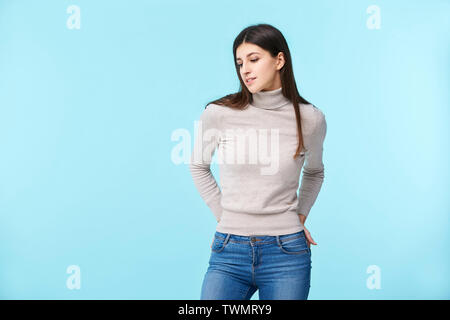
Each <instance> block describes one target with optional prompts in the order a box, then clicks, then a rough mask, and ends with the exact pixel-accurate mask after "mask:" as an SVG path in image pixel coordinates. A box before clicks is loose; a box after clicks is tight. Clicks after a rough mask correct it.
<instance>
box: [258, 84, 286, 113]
mask: <svg viewBox="0 0 450 320" xmlns="http://www.w3.org/2000/svg"><path fill="white" fill-rule="evenodd" d="M282 89H283V88H281V87H280V88H278V89H275V90H270V91H258V92H255V93H253V94H252V97H253V102H252V103H250V105H252V106H254V107H257V108H261V109H277V108H280V107H282V106H284V105H286V104H288V103H290V101H289V99H288V98H286V97H285V96H284V95H283V92H282V91H281V90H282Z"/></svg>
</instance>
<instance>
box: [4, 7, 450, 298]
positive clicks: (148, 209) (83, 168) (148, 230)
mask: <svg viewBox="0 0 450 320" xmlns="http://www.w3.org/2000/svg"><path fill="white" fill-rule="evenodd" d="M72 4H74V5H78V6H79V7H80V9H81V29H79V30H77V29H72V30H71V29H68V28H67V26H66V21H67V19H68V17H69V16H70V14H68V13H67V12H66V9H67V7H68V6H69V5H72ZM373 4H375V5H378V6H379V7H380V10H381V29H379V30H376V29H374V30H371V29H368V28H367V26H366V20H367V19H368V18H369V16H370V14H368V13H366V9H367V7H368V6H370V5H373ZM449 12H450V1H444V0H441V1H438V0H435V1H411V0H408V1H406V0H404V1H360V0H354V1H331V0H329V1H261V0H258V1H221V2H219V1H181V0H180V1H167V0H164V1H162V0H161V1H133V2H128V1H86V0H84V1H82V0H73V1H61V0H54V1H39V2H38V1H18V0H14V1H13V0H3V1H0V147H1V150H0V152H1V153H0V219H1V220H0V297H1V298H2V299H199V296H200V288H201V282H202V280H203V275H204V273H205V271H206V268H207V264H208V259H209V254H210V243H211V240H212V237H213V234H214V231H215V227H216V222H215V219H214V216H213V214H212V212H210V211H209V208H208V207H207V206H206V205H205V203H204V202H203V201H202V199H201V198H200V196H199V194H198V192H197V190H196V189H195V187H194V184H193V182H192V179H191V176H190V172H189V169H188V166H187V165H186V164H181V165H175V164H174V163H173V162H172V161H171V151H172V149H173V148H174V147H175V145H177V142H174V141H171V134H172V132H174V131H175V130H176V129H180V128H185V129H186V130H188V131H189V132H190V133H191V134H192V135H193V133H194V132H193V130H194V121H195V120H197V119H198V118H199V116H200V114H201V112H202V110H203V108H204V106H205V104H206V103H207V102H209V101H211V100H213V99H215V98H219V97H221V96H223V95H225V94H228V93H231V92H235V91H237V90H238V85H239V83H238V80H237V76H236V74H235V70H234V66H233V57H232V42H233V40H234V38H235V37H236V36H237V34H238V33H239V32H240V31H241V30H242V29H243V28H244V27H246V26H248V25H251V24H256V23H269V24H272V25H274V26H275V27H277V28H279V29H280V30H281V31H282V32H283V34H284V35H285V37H286V39H287V41H288V44H289V46H290V49H291V53H292V57H293V64H294V69H295V70H294V71H295V76H296V80H297V85H298V86H299V90H300V93H301V94H302V95H303V96H304V97H305V98H306V99H308V100H310V101H311V102H312V103H314V104H315V105H316V106H318V107H319V108H320V109H321V110H323V112H324V113H325V115H326V118H327V123H328V131H327V137H326V139H325V145H324V163H325V181H324V184H323V186H322V190H321V192H320V194H319V196H318V198H317V201H316V203H315V205H314V207H313V208H312V210H311V213H310V215H309V217H308V220H307V224H306V225H307V227H308V228H309V230H310V231H311V233H312V236H313V238H314V239H315V240H316V242H317V243H318V246H313V247H312V250H313V251H312V254H313V263H312V283H311V291H310V296H309V298H310V299H448V298H450V281H449V280H450V277H449V271H450V270H449V269H450V268H449V267H450V260H449V258H450V257H449V252H450V250H449V249H450V248H449V244H450V239H449V233H448V229H449V220H448V216H449V209H450V203H449V202H450V201H449V187H450V186H449V179H450V175H449V163H450V161H449V137H450V134H449V133H450V132H449V131H450V130H449V120H450V117H449V105H450V104H449V102H450V97H449V88H450V79H449V74H450V73H449V71H450V67H449V61H450V59H449V58H450V46H449V34H450V22H449V19H448V14H449ZM213 169H214V172H215V173H216V174H217V167H216V166H214V167H213ZM70 265H78V266H79V267H80V268H81V289H79V290H69V289H68V288H67V287H66V279H67V278H68V277H69V274H67V273H66V268H67V267H68V266H70ZM370 265H377V266H379V267H380V269H381V289H379V290H369V289H368V288H367V287H366V279H367V278H368V277H369V274H367V273H366V269H367V267H368V266H370ZM252 299H258V294H257V293H256V294H255V295H254V296H253V298H252Z"/></svg>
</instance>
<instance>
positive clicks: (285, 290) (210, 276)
mask: <svg viewBox="0 0 450 320" xmlns="http://www.w3.org/2000/svg"><path fill="white" fill-rule="evenodd" d="M310 279H311V249H310V248H309V247H308V245H307V241H306V238H305V232H304V231H303V230H302V231H299V232H296V233H291V234H285V235H280V236H267V235H262V236H259V235H258V236H256V235H255V236H240V235H234V234H230V233H221V232H218V231H216V233H215V234H214V239H213V242H212V244H211V257H210V259H209V266H208V270H207V271H206V274H205V276H204V279H203V284H202V289H201V297H200V299H201V300H250V298H251V297H252V296H253V294H254V293H255V292H256V290H259V292H258V294H259V299H260V300H306V299H307V298H308V294H309V288H310Z"/></svg>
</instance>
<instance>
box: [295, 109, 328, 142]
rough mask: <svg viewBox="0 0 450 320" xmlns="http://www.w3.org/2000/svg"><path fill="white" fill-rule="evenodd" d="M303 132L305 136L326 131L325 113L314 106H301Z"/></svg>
mask: <svg viewBox="0 0 450 320" xmlns="http://www.w3.org/2000/svg"><path fill="white" fill-rule="evenodd" d="M299 106H300V117H301V119H302V128H303V129H302V130H303V131H304V133H305V134H312V133H314V132H318V131H321V130H324V129H326V126H327V123H326V119H325V114H324V112H323V111H322V110H321V109H319V108H318V107H317V106H315V105H313V104H303V103H301V104H299Z"/></svg>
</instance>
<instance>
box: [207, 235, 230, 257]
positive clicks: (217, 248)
mask: <svg viewBox="0 0 450 320" xmlns="http://www.w3.org/2000/svg"><path fill="white" fill-rule="evenodd" d="M226 245H227V244H226V243H225V238H222V237H219V236H217V235H214V239H213V242H212V244H211V251H213V252H217V253H218V252H221V251H222V250H223V249H225V247H226Z"/></svg>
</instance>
